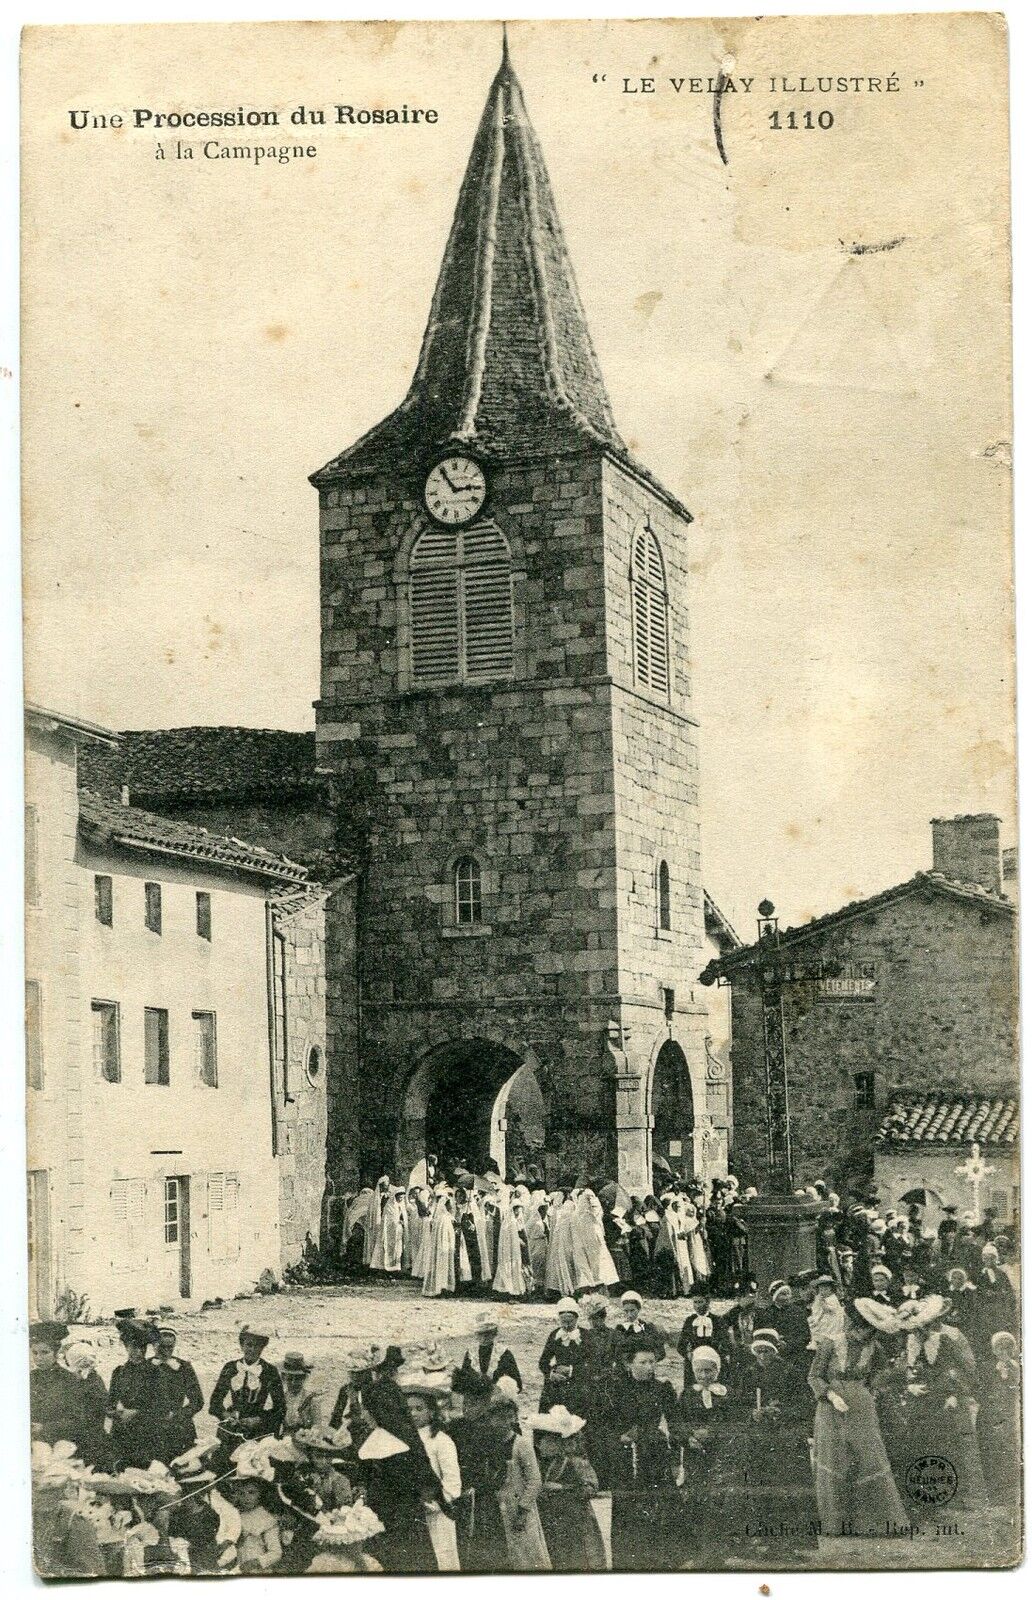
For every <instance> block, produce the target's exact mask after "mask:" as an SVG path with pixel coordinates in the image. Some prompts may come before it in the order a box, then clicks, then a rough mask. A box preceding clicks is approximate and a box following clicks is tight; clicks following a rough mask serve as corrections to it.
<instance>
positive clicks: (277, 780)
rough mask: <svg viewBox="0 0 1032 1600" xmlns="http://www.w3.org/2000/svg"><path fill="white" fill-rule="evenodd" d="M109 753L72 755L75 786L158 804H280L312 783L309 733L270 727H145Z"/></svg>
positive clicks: (312, 736) (312, 739)
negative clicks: (223, 800) (220, 799)
mask: <svg viewBox="0 0 1032 1600" xmlns="http://www.w3.org/2000/svg"><path fill="white" fill-rule="evenodd" d="M118 738H119V744H118V747H117V748H115V749H104V748H102V747H99V746H95V745H91V746H90V747H89V748H84V749H83V750H81V751H80V755H79V781H80V783H81V785H82V787H83V788H84V789H88V790H90V791H91V792H93V793H95V794H109V795H111V796H113V797H117V796H118V795H119V794H120V792H121V789H122V786H123V785H125V786H126V787H127V788H128V790H129V798H130V800H132V801H135V800H137V799H139V800H141V801H143V802H144V803H145V804H149V805H157V806H160V805H161V803H162V801H165V802H170V801H185V800H191V799H212V798H214V797H216V796H232V797H233V799H235V800H239V799H244V798H247V797H251V796H254V797H261V798H276V799H285V798H291V797H295V796H297V795H299V794H307V793H311V792H312V791H313V790H314V789H315V786H316V775H315V734H314V733H290V732H285V731H284V730H282V729H278V728H147V729H142V730H133V731H130V732H127V733H122V734H120V735H119V736H118Z"/></svg>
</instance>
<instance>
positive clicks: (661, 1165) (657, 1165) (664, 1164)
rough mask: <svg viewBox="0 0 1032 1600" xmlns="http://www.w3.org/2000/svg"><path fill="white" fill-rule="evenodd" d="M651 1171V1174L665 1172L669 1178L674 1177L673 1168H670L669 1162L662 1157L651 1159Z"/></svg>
mask: <svg viewBox="0 0 1032 1600" xmlns="http://www.w3.org/2000/svg"><path fill="white" fill-rule="evenodd" d="M652 1170H653V1172H665V1173H666V1174H667V1176H668V1177H671V1178H672V1177H673V1175H674V1171H673V1168H672V1167H671V1165H670V1163H669V1161H667V1160H666V1159H665V1158H664V1157H663V1156H653V1157H652Z"/></svg>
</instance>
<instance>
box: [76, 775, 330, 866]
mask: <svg viewBox="0 0 1032 1600" xmlns="http://www.w3.org/2000/svg"><path fill="white" fill-rule="evenodd" d="M79 827H80V830H81V831H82V833H83V834H84V835H85V836H86V837H87V838H88V839H90V840H92V841H93V842H95V843H98V844H101V845H105V846H112V845H115V846H118V847H120V848H122V849H126V850H134V851H139V852H140V853H141V854H144V855H158V856H174V857H177V858H178V859H180V860H184V861H196V862H203V863H204V865H206V866H209V867H215V868H218V869H222V870H226V871H232V872H235V873H238V874H241V875H243V876H246V877H258V878H263V879H267V880H271V881H273V882H279V883H305V882H307V880H308V873H307V871H306V870H305V868H304V867H301V866H298V864H297V863H296V862H294V861H288V860H287V859H286V857H285V856H276V855H273V854H272V852H271V851H269V850H262V849H260V848H259V846H258V845H253V844H246V843H244V841H243V840H241V839H230V838H226V837H224V836H223V835H221V834H217V833H209V832H208V830H207V829H206V828H198V827H195V826H194V825H193V824H192V823H187V822H173V821H172V820H171V819H170V818H168V817H156V816H154V815H153V814H152V813H151V812H149V811H140V810H138V809H137V807H136V806H123V805H120V804H119V803H118V801H117V800H111V799H107V798H105V797H104V796H103V795H98V794H91V793H89V791H88V790H80V792H79Z"/></svg>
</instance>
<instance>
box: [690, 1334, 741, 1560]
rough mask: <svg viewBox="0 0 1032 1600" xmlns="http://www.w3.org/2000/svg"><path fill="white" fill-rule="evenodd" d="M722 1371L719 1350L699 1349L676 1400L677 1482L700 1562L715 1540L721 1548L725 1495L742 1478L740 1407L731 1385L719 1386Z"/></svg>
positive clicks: (724, 1521) (698, 1346)
mask: <svg viewBox="0 0 1032 1600" xmlns="http://www.w3.org/2000/svg"><path fill="white" fill-rule="evenodd" d="M722 1368H723V1362H722V1360H721V1356H720V1352H719V1351H718V1350H717V1349H716V1348H715V1346H713V1345H705V1344H699V1345H696V1346H695V1347H694V1349H693V1350H692V1351H691V1353H690V1355H689V1356H688V1357H687V1359H686V1362H685V1382H684V1389H683V1390H682V1393H681V1398H680V1400H679V1401H678V1412H679V1419H680V1420H679V1425H678V1433H679V1435H680V1444H679V1446H678V1451H679V1455H680V1470H679V1472H678V1478H679V1480H680V1488H681V1501H682V1505H683V1508H684V1521H685V1536H686V1541H687V1542H689V1544H690V1546H694V1547H695V1549H694V1554H695V1555H696V1556H697V1558H698V1559H700V1560H704V1558H705V1554H706V1547H707V1546H708V1545H709V1543H710V1541H711V1540H712V1541H714V1543H719V1540H720V1536H721V1529H722V1528H723V1527H724V1526H725V1524H726V1522H727V1521H728V1520H729V1518H728V1517H727V1515H726V1505H725V1502H726V1498H727V1493H728V1490H729V1488H730V1486H731V1485H732V1484H733V1483H734V1481H735V1479H736V1477H740V1475H741V1459H740V1457H739V1454H738V1449H737V1444H738V1417H739V1408H738V1406H737V1405H736V1402H735V1396H734V1392H733V1390H732V1388H731V1386H730V1384H728V1383H727V1382H721V1378H722V1376H723V1373H722ZM700 1546H701V1548H700Z"/></svg>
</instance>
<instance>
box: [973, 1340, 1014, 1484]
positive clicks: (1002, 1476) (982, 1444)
mask: <svg viewBox="0 0 1032 1600" xmlns="http://www.w3.org/2000/svg"><path fill="white" fill-rule="evenodd" d="M991 1348H992V1355H993V1364H992V1367H991V1368H990V1370H989V1371H988V1372H987V1373H986V1374H985V1377H984V1380H983V1384H982V1404H981V1408H980V1409H979V1413H978V1447H979V1450H980V1451H981V1455H982V1470H983V1472H984V1474H985V1482H986V1488H987V1489H988V1491H989V1498H990V1500H991V1501H992V1502H993V1504H994V1505H1008V1506H1009V1505H1013V1504H1014V1503H1015V1502H1016V1501H1017V1498H1018V1491H1019V1487H1020V1484H1021V1364H1020V1362H1019V1360H1018V1344H1017V1340H1016V1339H1015V1337H1014V1335H1013V1334H1012V1333H1007V1332H1001V1333H994V1334H993V1336H992V1346H991Z"/></svg>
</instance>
